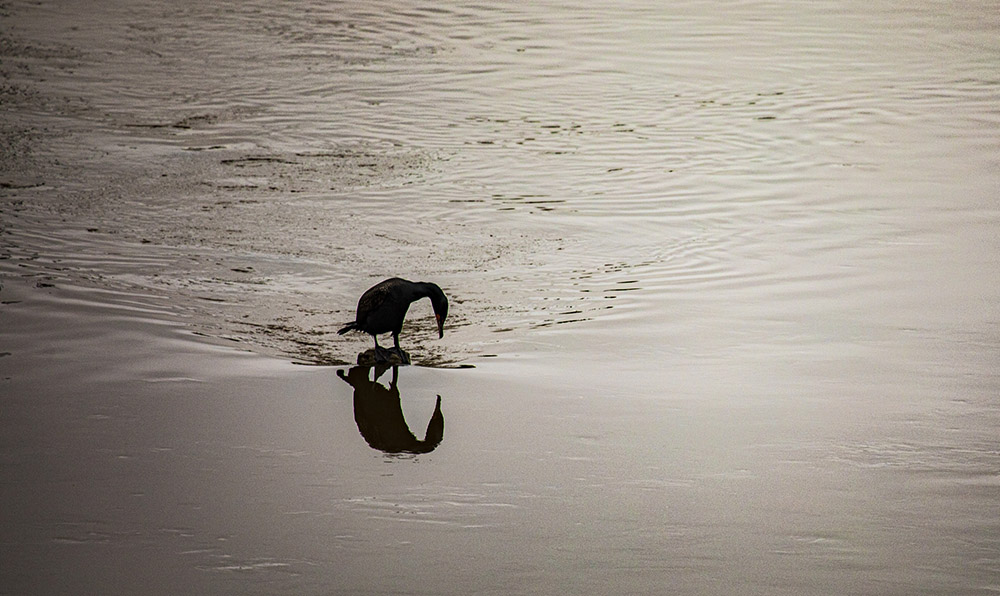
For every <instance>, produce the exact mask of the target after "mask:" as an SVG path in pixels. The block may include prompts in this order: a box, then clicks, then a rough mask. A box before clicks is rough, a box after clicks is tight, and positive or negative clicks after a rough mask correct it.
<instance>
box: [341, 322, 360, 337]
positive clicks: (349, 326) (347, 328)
mask: <svg viewBox="0 0 1000 596" xmlns="http://www.w3.org/2000/svg"><path fill="white" fill-rule="evenodd" d="M357 328H358V326H357V321H351V322H350V323H348V324H347V325H345V326H344V328H343V329H341V330H340V331H338V332H337V334H338V335H343V334H345V333H347V332H348V331H354V330H355V329H357Z"/></svg>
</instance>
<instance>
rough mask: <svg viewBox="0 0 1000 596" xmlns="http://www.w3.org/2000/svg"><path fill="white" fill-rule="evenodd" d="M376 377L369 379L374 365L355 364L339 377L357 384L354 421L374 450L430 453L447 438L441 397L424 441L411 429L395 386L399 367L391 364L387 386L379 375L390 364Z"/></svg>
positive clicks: (383, 368)
mask: <svg viewBox="0 0 1000 596" xmlns="http://www.w3.org/2000/svg"><path fill="white" fill-rule="evenodd" d="M374 368H375V376H374V379H372V378H370V372H371V369H372V367H370V366H355V367H353V368H351V369H350V370H349V371H347V374H344V371H343V370H338V371H337V376H339V377H340V378H341V379H344V380H345V381H347V382H348V383H350V384H351V386H352V387H354V421H355V422H357V424H358V430H359V431H361V436H362V437H364V438H365V441H367V442H368V444H369V445H371V447H372V448H373V449H378V450H379V451H384V452H385V453H389V454H403V453H411V454H417V453H430V452H431V451H433V450H434V448H435V447H437V446H438V445H440V444H441V439H442V438H444V415H443V414H441V396H440V395H439V396H437V403H436V404H435V406H434V414H432V415H431V420H430V422H428V423H427V432H426V433H424V440H422V441H421V440H419V439H417V437H415V436H414V435H413V433H412V432H410V427H409V426H407V424H406V419H405V418H404V417H403V407H402V403H401V401H400V397H399V388H398V387H397V386H396V382H397V380H398V378H399V377H398V375H399V367H397V366H393V367H392V381H391V382H390V383H389V388H388V389H387V388H386V387H385V386H384V385H382V384H381V383H379V382H378V379H379V377H381V376H382V374H384V373H385V371H386V370H388V369H389V367H388V366H387V365H377V366H375V367H374Z"/></svg>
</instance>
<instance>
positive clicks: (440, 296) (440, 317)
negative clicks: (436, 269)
mask: <svg viewBox="0 0 1000 596" xmlns="http://www.w3.org/2000/svg"><path fill="white" fill-rule="evenodd" d="M431 305H432V306H433V307H434V318H435V319H436V320H437V326H438V339H441V338H442V337H444V320H445V318H447V317H448V298H446V297H445V295H444V292H442V291H441V288H439V287H437V286H434V287H433V288H431Z"/></svg>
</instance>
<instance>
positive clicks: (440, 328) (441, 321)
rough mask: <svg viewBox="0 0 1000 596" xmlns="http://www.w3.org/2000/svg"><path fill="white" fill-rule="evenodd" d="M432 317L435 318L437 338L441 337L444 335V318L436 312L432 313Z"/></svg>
mask: <svg viewBox="0 0 1000 596" xmlns="http://www.w3.org/2000/svg"><path fill="white" fill-rule="evenodd" d="M434 318H435V319H437V324H438V339H441V338H442V337H444V319H442V318H441V315H439V314H437V313H435V314H434Z"/></svg>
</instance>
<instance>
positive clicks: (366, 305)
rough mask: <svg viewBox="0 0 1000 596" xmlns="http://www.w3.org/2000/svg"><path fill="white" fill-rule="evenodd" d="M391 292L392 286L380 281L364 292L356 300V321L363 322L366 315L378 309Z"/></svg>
mask: <svg viewBox="0 0 1000 596" xmlns="http://www.w3.org/2000/svg"><path fill="white" fill-rule="evenodd" d="M391 294H392V286H391V285H390V284H387V283H380V284H378V285H376V286H373V287H371V288H369V289H368V290H367V291H366V292H365V293H364V294H362V295H361V299H360V300H358V318H357V320H358V322H359V323H364V320H365V319H366V318H367V317H368V315H369V314H370V313H373V312H375V311H376V310H378V309H379V307H381V306H382V305H383V304H385V301H386V300H387V299H388V298H389V296H390V295H391Z"/></svg>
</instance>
